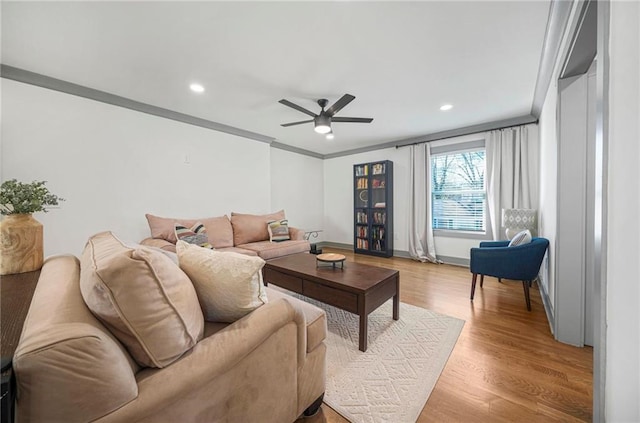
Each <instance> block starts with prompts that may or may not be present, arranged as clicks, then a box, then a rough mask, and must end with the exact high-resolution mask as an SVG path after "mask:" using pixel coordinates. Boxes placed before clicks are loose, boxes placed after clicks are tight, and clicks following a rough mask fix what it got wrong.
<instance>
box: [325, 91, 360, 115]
mask: <svg viewBox="0 0 640 423" xmlns="http://www.w3.org/2000/svg"><path fill="white" fill-rule="evenodd" d="M354 99H355V97H354V96H352V95H351V94H345V95H343V96H342V97H341V98H340V100H338V101H336V102H335V103H333V106H331V107H329V108H328V109H327V111H326V114H327V115H329V116H333V115H335V114H336V113H338V112H339V111H340V110H342V108H343V107H344V106H346V105H347V104H349V103H351V102H352V101H353V100H354Z"/></svg>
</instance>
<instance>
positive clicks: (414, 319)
mask: <svg viewBox="0 0 640 423" xmlns="http://www.w3.org/2000/svg"><path fill="white" fill-rule="evenodd" d="M291 294H292V295H295V296H296V297H298V298H301V299H303V300H304V301H307V302H310V303H312V304H314V305H316V306H318V307H320V308H322V309H324V310H325V311H326V313H327V326H328V329H329V333H328V336H327V340H325V342H326V344H327V387H326V391H325V397H324V402H325V403H327V404H328V405H329V406H330V407H331V408H333V409H334V410H336V411H337V412H338V413H340V414H341V415H342V416H344V417H345V418H346V419H348V420H349V421H351V422H352V423H360V422H362V423H374V422H376V423H378V422H384V423H387V422H388V423H415V421H416V420H417V419H418V416H419V415H420V412H421V411H422V409H423V408H424V405H425V404H426V402H427V399H428V398H429V395H430V394H431V391H432V390H433V388H434V386H435V384H436V382H437V380H438V377H440V373H441V372H442V370H443V369H444V366H445V364H446V363H447V360H448V359H449V355H450V354H451V351H452V350H453V347H454V346H455V344H456V341H457V340H458V336H459V335H460V331H461V330H462V326H463V325H464V320H460V319H456V318H454V317H449V316H445V315H443V314H439V313H435V312H433V311H429V310H426V309H424V308H420V307H415V306H412V305H410V304H405V303H400V320H393V319H392V317H391V316H392V300H389V301H387V302H386V303H385V304H383V305H382V306H380V307H379V308H378V309H377V310H375V311H374V312H373V313H371V314H370V315H369V345H368V348H367V351H366V352H364V353H363V352H362V351H360V350H358V325H359V318H358V316H357V315H355V314H351V313H349V312H346V311H343V310H340V309H337V308H335V307H332V306H329V305H326V304H323V303H320V302H318V301H314V300H312V299H308V298H305V297H302V296H299V295H296V294H293V293H291Z"/></svg>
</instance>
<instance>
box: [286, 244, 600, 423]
mask: <svg viewBox="0 0 640 423" xmlns="http://www.w3.org/2000/svg"><path fill="white" fill-rule="evenodd" d="M323 252H337V253H341V254H345V255H346V256H347V261H356V262H358V263H366V264H371V265H376V266H381V267H388V268H391V269H397V270H399V271H400V301H402V302H405V303H408V304H413V305H415V306H419V307H424V308H427V309H429V310H433V311H437V312H439V313H443V314H447V315H449V316H454V317H458V318H460V319H464V320H465V324H464V328H463V329H462V333H461V334H460V338H459V339H458V342H457V343H456V346H455V348H454V349H453V352H452V354H451V356H450V357H449V361H448V362H447V365H446V367H445V369H444V371H443V372H442V374H441V375H440V379H439V380H438V383H437V384H436V386H435V388H434V390H433V392H432V393H431V396H430V397H429V400H428V401H427V404H426V405H425V407H424V409H423V410H422V413H421V414H420V418H419V419H418V422H420V423H426V422H438V423H442V422H491V423H497V422H545V423H547V422H574V421H580V422H582V421H591V415H592V392H593V390H592V383H593V382H592V381H593V370H592V363H593V349H592V348H590V347H585V348H577V347H572V346H569V345H565V344H562V343H559V342H557V341H555V340H554V339H553V335H552V334H551V331H550V329H549V323H548V321H547V317H546V315H545V311H544V307H543V305H542V300H541V298H540V292H539V290H538V287H537V285H536V284H535V283H534V285H533V289H531V308H532V311H530V312H529V311H527V308H526V304H525V299H524V293H523V289H522V283H520V282H516V281H503V283H499V282H498V280H497V279H495V278H491V277H486V278H485V281H484V287H483V288H480V286H479V285H480V284H479V283H478V287H477V288H476V294H475V299H474V301H473V302H471V301H469V293H470V288H471V274H470V273H469V269H467V268H464V267H458V266H450V265H446V264H442V265H434V264H427V263H419V262H416V261H413V260H409V259H404V258H397V257H393V258H389V259H386V258H377V257H370V256H365V255H360V254H357V255H354V254H353V253H352V252H349V251H344V250H337V249H328V248H324V251H323ZM298 422H300V423H301V422H305V423H321V422H325V423H344V422H347V420H346V419H344V418H343V417H341V416H340V415H339V414H337V413H336V412H335V411H333V410H332V409H331V408H330V407H329V406H327V405H326V404H323V405H322V408H321V411H320V412H319V413H318V414H316V415H315V416H312V417H310V418H306V419H299V420H298Z"/></svg>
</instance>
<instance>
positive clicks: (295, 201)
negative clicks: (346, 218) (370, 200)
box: [271, 148, 327, 242]
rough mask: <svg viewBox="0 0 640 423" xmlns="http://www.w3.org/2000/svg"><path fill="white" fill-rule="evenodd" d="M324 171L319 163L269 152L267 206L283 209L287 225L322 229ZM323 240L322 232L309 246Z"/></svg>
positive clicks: (313, 159)
mask: <svg viewBox="0 0 640 423" xmlns="http://www.w3.org/2000/svg"><path fill="white" fill-rule="evenodd" d="M323 174H324V167H323V163H322V160H321V159H316V158H314V157H309V156H303V155H301V154H297V153H292V152H289V151H284V150H280V149H277V148H272V149H271V206H272V208H273V210H274V211H275V210H280V209H284V210H285V212H286V214H287V219H289V225H290V226H293V227H296V228H300V229H306V230H317V229H323V228H324V178H323ZM325 239H327V238H326V236H325V233H324V232H321V233H319V234H318V237H317V238H311V242H320V241H323V240H325Z"/></svg>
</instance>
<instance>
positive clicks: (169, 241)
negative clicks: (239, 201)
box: [140, 210, 310, 260]
mask: <svg viewBox="0 0 640 423" xmlns="http://www.w3.org/2000/svg"><path fill="white" fill-rule="evenodd" d="M146 217H147V221H148V223H149V229H150V230H151V237H150V238H146V239H144V240H142V241H141V242H140V243H141V244H143V245H148V246H152V247H158V248H161V249H163V250H166V251H173V252H175V244H176V241H177V238H176V234H175V225H176V224H181V225H184V226H187V227H191V226H194V225H197V224H198V223H202V225H203V226H204V229H205V230H206V235H207V237H208V239H209V244H211V246H213V248H215V249H217V250H219V251H233V252H237V253H242V254H246V255H251V256H258V257H260V258H262V259H264V260H269V259H273V258H276V257H282V256H286V255H289V254H296V253H303V252H307V251H309V249H310V243H309V241H307V240H305V239H304V231H302V230H300V229H297V228H292V227H288V234H289V236H288V238H289V239H286V240H280V241H278V242H275V241H272V240H271V237H270V234H269V225H268V223H269V222H276V223H277V224H281V222H283V221H284V223H285V224H286V223H288V222H287V219H286V217H285V212H284V210H280V211H278V212H275V213H270V214H264V215H255V214H242V213H235V212H232V213H231V219H229V218H228V217H227V216H226V215H224V216H218V217H207V218H202V219H180V218H167V217H159V216H154V215H152V214H146Z"/></svg>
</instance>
